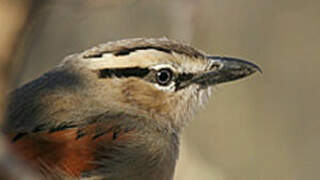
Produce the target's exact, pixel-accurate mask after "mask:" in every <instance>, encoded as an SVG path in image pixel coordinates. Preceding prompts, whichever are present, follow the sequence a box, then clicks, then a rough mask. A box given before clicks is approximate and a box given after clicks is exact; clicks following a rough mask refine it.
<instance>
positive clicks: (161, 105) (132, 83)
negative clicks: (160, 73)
mask: <svg viewBox="0 0 320 180" xmlns="http://www.w3.org/2000/svg"><path fill="white" fill-rule="evenodd" d="M122 95H123V100H124V101H125V102H126V103H128V104H131V105H132V106H134V107H137V108H139V109H143V110H146V111H148V112H152V113H160V114H165V113H168V112H167V111H169V109H168V106H167V105H166V103H167V102H168V101H167V100H168V98H170V97H168V93H167V92H165V91H161V90H158V89H156V88H155V87H154V86H152V85H151V84H148V83H147V82H140V81H137V80H128V81H126V82H125V83H123V86H122Z"/></svg>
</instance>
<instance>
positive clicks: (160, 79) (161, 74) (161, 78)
mask: <svg viewBox="0 0 320 180" xmlns="http://www.w3.org/2000/svg"><path fill="white" fill-rule="evenodd" d="M156 80H157V83H158V84H160V85H162V86H166V85H168V84H169V82H170V81H171V80H172V71H171V70H170V69H168V68H166V69H160V70H159V71H158V72H157V73H156Z"/></svg>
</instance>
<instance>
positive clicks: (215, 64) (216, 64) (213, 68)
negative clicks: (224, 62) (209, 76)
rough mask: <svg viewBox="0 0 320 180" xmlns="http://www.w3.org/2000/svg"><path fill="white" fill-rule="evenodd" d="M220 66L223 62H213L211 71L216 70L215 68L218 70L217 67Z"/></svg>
mask: <svg viewBox="0 0 320 180" xmlns="http://www.w3.org/2000/svg"><path fill="white" fill-rule="evenodd" d="M220 67H221V64H218V63H212V64H211V65H210V71H215V70H217V69H220Z"/></svg>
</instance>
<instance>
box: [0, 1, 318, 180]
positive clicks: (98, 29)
mask: <svg viewBox="0 0 320 180" xmlns="http://www.w3.org/2000/svg"><path fill="white" fill-rule="evenodd" d="M0 27H1V28H0V48H1V50H0V58H1V59H0V60H1V61H0V70H1V73H0V75H1V77H0V80H1V83H0V90H1V91H2V92H5V93H2V94H3V95H4V94H6V93H7V92H9V91H10V89H12V88H15V87H17V86H19V85H21V84H22V83H25V82H27V81H30V80H32V79H34V78H36V77H38V76H40V75H41V74H42V73H44V72H46V71H47V70H49V69H50V68H52V67H53V66H55V65H57V64H58V63H59V62H60V61H61V60H62V58H63V57H65V56H66V55H68V54H71V53H75V52H80V51H82V50H84V49H88V48H90V47H92V46H94V45H97V44H99V43H104V42H107V41H111V40H118V39H124V38H132V37H163V36H165V37H168V38H172V39H176V40H179V41H183V42H187V43H190V44H192V45H193V46H195V47H197V48H199V49H202V50H204V51H206V52H208V53H210V54H213V55H228V56H235V57H240V58H243V59H248V60H251V61H253V62H255V63H257V64H259V65H260V66H261V67H262V69H263V71H264V73H263V74H262V75H260V74H257V75H255V76H253V77H250V78H248V79H246V80H242V81H238V82H233V83H228V84H224V85H221V86H218V87H217V89H216V90H215V91H214V97H213V98H211V101H210V102H209V106H208V107H207V108H206V109H204V110H202V111H200V113H198V115H197V116H196V117H195V119H194V120H193V121H192V122H191V123H190V125H189V126H188V127H187V128H186V129H185V131H184V134H183V140H182V149H181V154H180V160H179V163H178V167H177V169H176V176H175V177H176V178H175V179H176V180H195V179H197V180H207V179H212V180H270V179H272V180H300V179H319V178H320V171H319V169H320V154H319V152H320V142H319V138H320V119H319V102H320V80H319V67H320V60H319V57H320V36H319V33H320V1H316V0H305V1H301V0H278V1H275V0H269V1H265V0H237V1H234V0H46V1H43V0H42V1H41V0H33V1H32V0H15V1H6V0H0ZM8 84H9V85H8ZM3 95H2V96H3ZM0 100H1V101H0V104H1V105H2V106H3V104H4V103H5V99H3V97H2V99H0ZM1 112H3V110H1ZM0 149H4V148H0ZM0 152H1V150H0Z"/></svg>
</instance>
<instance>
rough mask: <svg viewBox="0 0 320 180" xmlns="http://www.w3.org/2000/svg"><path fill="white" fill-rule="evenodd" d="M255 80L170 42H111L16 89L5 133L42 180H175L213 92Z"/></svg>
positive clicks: (238, 64)
mask: <svg viewBox="0 0 320 180" xmlns="http://www.w3.org/2000/svg"><path fill="white" fill-rule="evenodd" d="M256 71H260V72H261V70H260V68H259V67H258V66H257V65H255V64H253V63H250V62H247V61H244V60H240V59H236V58H229V57H220V56H211V55H208V54H206V53H204V52H201V51H199V50H197V49H195V48H193V47H191V46H189V45H186V44H182V43H178V42H176V41H173V40H168V39H166V38H161V39H146V38H137V39H126V40H120V41H115V42H109V43H106V44H101V45H99V46H97V47H93V48H92V49H89V50H86V51H84V52H81V53H77V54H73V55H70V56H67V57H66V58H65V59H64V60H63V61H62V63H61V64H60V65H58V66H57V67H55V68H53V69H52V70H50V71H49V72H47V73H45V74H43V75H42V76H41V77H39V78H37V79H35V80H33V81H31V82H29V83H27V84H25V85H23V86H22V87H20V88H18V89H16V90H14V91H13V92H12V93H11V94H10V103H9V107H8V118H7V120H6V122H5V125H4V128H3V131H4V133H5V134H6V135H7V137H8V139H9V140H10V141H11V142H10V146H11V148H12V149H13V150H14V151H15V152H16V153H17V155H18V156H19V157H21V158H22V159H23V160H25V161H26V162H28V165H30V166H31V167H32V168H33V169H34V170H35V171H37V172H39V174H41V175H42V176H43V178H44V179H70V178H71V179H72V178H77V179H82V178H83V179H85V178H94V179H107V180H123V179H130V180H150V179H157V180H172V179H173V175H174V170H175V165H176V161H177V159H178V154H179V138H180V133H181V130H182V129H183V127H185V125H186V124H187V123H188V121H189V120H190V119H191V118H192V116H193V114H194V112H195V111H196V110H197V109H198V107H200V106H202V105H204V104H205V103H206V101H207V100H208V98H209V96H210V94H211V88H212V87H213V86H215V85H217V84H220V83H224V82H229V81H233V80H236V79H240V78H243V77H246V76H249V75H251V74H253V73H254V72H256Z"/></svg>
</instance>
